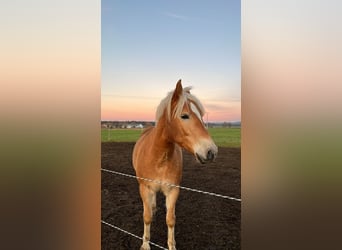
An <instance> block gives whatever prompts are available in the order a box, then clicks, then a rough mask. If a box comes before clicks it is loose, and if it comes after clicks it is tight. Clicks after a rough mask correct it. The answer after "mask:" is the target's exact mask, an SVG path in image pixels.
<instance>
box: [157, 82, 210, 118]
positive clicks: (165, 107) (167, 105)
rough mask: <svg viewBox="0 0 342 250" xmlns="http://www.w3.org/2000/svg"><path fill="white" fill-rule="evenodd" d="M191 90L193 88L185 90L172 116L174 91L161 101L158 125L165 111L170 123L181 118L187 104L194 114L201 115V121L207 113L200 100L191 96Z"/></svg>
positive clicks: (158, 111)
mask: <svg viewBox="0 0 342 250" xmlns="http://www.w3.org/2000/svg"><path fill="white" fill-rule="evenodd" d="M191 88H192V87H185V88H183V92H182V94H181V96H180V97H179V99H178V102H177V104H176V106H175V109H174V111H173V113H172V114H171V101H172V96H173V93H174V91H171V92H169V93H168V94H167V96H166V97H165V98H164V99H163V100H161V102H160V104H159V106H158V108H157V111H156V123H157V122H158V121H159V119H160V118H161V117H162V115H163V114H164V112H165V111H166V118H167V119H168V120H169V121H170V120H171V118H172V117H176V116H180V115H181V113H182V111H183V107H184V105H185V103H189V107H190V108H191V109H192V111H193V112H195V113H196V115H200V116H201V117H199V118H200V119H201V118H202V117H203V115H204V113H205V111H204V108H203V105H202V103H201V102H200V100H199V99H198V98H197V97H196V96H194V95H192V94H190V90H191Z"/></svg>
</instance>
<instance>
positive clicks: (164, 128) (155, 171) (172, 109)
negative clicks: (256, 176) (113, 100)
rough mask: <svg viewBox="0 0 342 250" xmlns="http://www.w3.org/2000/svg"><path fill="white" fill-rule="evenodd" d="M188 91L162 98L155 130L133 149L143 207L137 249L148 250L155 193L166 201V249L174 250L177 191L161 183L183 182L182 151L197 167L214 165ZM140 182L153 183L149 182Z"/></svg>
mask: <svg viewBox="0 0 342 250" xmlns="http://www.w3.org/2000/svg"><path fill="white" fill-rule="evenodd" d="M190 89H191V88H190V87H187V88H184V89H183V87H182V84H181V80H179V81H178V82H177V86H176V89H175V90H174V91H172V92H170V93H169V94H168V95H167V96H166V98H164V99H163V100H162V101H161V102H160V104H159V106H158V108H157V112H156V126H155V127H150V128H148V129H146V130H145V131H144V132H143V133H142V135H141V137H140V138H139V140H138V141H137V143H136V144H135V146H134V149H133V166H134V169H135V173H136V176H137V177H138V183H139V191H140V196H141V199H142V201H143V206H144V213H143V219H144V235H143V244H142V246H141V248H140V249H143V250H146V249H150V245H149V241H150V226H151V222H152V216H153V213H154V212H155V210H156V192H158V191H161V192H163V194H164V195H165V197H166V209H167V212H166V224H167V227H168V240H167V243H168V247H169V249H172V250H174V249H176V242H175V236H174V228H175V222H176V216H175V206H176V201H177V198H178V194H179V188H178V187H175V186H168V185H163V184H161V183H160V182H165V183H170V184H174V185H179V184H180V181H181V179H182V167H183V166H182V165H183V158H182V149H181V148H184V149H186V150H187V151H189V152H190V153H192V154H193V155H194V156H195V158H196V160H197V161H199V162H200V163H202V164H203V163H206V162H210V161H213V160H214V159H215V157H216V155H217V146H216V145H215V143H214V142H213V140H212V139H211V137H210V135H209V134H208V131H207V129H206V128H205V126H204V122H203V120H202V117H203V115H204V109H203V106H202V104H201V103H200V101H199V100H198V99H197V98H196V97H195V96H193V95H191V94H190ZM140 178H146V179H152V180H156V181H157V182H151V181H147V180H144V179H140Z"/></svg>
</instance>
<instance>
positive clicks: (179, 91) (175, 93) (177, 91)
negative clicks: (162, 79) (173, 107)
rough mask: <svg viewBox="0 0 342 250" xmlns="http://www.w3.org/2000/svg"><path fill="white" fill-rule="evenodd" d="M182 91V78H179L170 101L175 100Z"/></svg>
mask: <svg viewBox="0 0 342 250" xmlns="http://www.w3.org/2000/svg"><path fill="white" fill-rule="evenodd" d="M182 93H183V86H182V80H181V79H179V80H178V82H177V85H176V89H175V91H174V92H173V95H172V102H177V101H178V99H179V97H180V96H181V94H182Z"/></svg>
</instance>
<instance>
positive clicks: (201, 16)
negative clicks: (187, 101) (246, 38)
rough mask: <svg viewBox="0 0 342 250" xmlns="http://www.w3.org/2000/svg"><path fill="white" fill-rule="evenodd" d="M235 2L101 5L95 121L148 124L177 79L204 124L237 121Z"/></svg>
mask: <svg viewBox="0 0 342 250" xmlns="http://www.w3.org/2000/svg"><path fill="white" fill-rule="evenodd" d="M240 14H241V10H240V1H237V0H228V1H227V0H215V1H209V0H186V1H184V0H183V1H181V0H174V1H167V0H149V1H141V0H131V1H126V0H102V6H101V78H102V80H101V120H120V121H126V120H144V121H154V120H155V111H156V109H157V106H158V104H159V103H160V101H161V100H162V99H163V98H164V97H165V96H166V94H167V93H168V92H169V91H172V90H174V88H175V86H176V83H177V81H178V80H179V79H182V84H183V87H186V86H192V87H193V89H192V91H191V93H192V94H193V95H195V96H196V97H198V99H199V100H201V102H202V104H203V105H204V108H205V110H206V114H205V117H204V119H205V120H207V119H208V121H209V122H223V121H240V120H241V59H240V58H241V53H240V49H241V42H240V41H241V38H240V37H241V36H240V34H241V33H240V27H241V21H240V20H241V19H240Z"/></svg>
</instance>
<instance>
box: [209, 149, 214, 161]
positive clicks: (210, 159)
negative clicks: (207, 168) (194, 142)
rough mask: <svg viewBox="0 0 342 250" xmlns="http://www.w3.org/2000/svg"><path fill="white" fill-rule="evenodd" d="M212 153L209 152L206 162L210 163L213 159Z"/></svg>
mask: <svg viewBox="0 0 342 250" xmlns="http://www.w3.org/2000/svg"><path fill="white" fill-rule="evenodd" d="M214 156H215V155H214V153H213V151H211V150H209V151H208V153H207V160H209V161H212V160H213V159H214Z"/></svg>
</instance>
